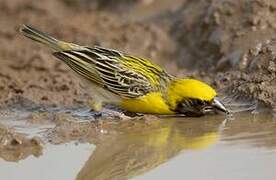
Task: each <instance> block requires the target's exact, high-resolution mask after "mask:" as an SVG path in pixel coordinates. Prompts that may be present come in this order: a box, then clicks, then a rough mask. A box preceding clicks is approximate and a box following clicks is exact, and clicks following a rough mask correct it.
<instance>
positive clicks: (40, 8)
mask: <svg viewBox="0 0 276 180" xmlns="http://www.w3.org/2000/svg"><path fill="white" fill-rule="evenodd" d="M0 9H1V11H0V27H1V29H0V42H1V45H2V46H1V49H0V63H1V66H0V103H1V104H2V105H3V104H4V105H5V104H8V103H14V102H17V101H18V99H27V100H31V101H34V102H36V103H42V104H51V105H61V104H62V105H66V106H67V105H68V106H70V105H72V104H78V103H79V104H83V103H84V102H85V101H86V100H87V95H86V93H85V92H83V91H82V90H81V88H80V84H79V81H78V80H76V79H75V77H74V76H73V75H72V74H71V73H70V71H69V68H67V67H66V66H65V65H64V64H63V63H62V62H60V61H58V60H56V59H55V58H54V57H53V56H52V55H51V51H50V50H49V49H47V48H45V47H42V46H41V45H38V44H36V43H34V42H31V41H29V40H27V39H25V38H24V37H22V36H21V35H20V34H19V33H18V27H19V25H20V24H28V25H32V26H34V27H36V28H38V29H41V30H43V31H45V32H48V33H49V34H51V35H53V36H55V37H57V38H59V39H62V40H65V41H69V42H70V41H71V42H74V43H78V44H81V45H90V46H93V45H100V46H104V47H107V48H114V49H118V50H120V51H123V52H126V53H128V54H133V55H136V56H140V57H144V58H148V59H151V60H152V61H153V62H155V63H157V64H159V65H161V66H162V67H164V68H165V69H166V70H167V71H168V72H170V73H172V74H174V75H177V76H182V77H193V78H198V79H201V80H204V81H206V82H208V83H210V84H211V85H212V86H214V87H216V88H217V89H223V90H224V91H223V92H226V94H227V93H228V94H231V95H233V94H235V95H237V96H239V97H240V96H242V97H245V98H248V99H255V100H256V99H257V100H259V101H260V102H262V104H265V105H267V106H268V107H270V108H271V107H272V109H273V107H275V102H276V99H275V98H276V92H275V89H276V88H275V85H276V82H275V81H276V80H275V71H276V70H275V69H276V68H275V64H276V63H275V43H273V37H276V13H275V12H276V11H275V9H276V1H274V0H239V1H232V0H225V1H221V0H210V1H187V0H173V1H168V0H158V1H157V0H104V1H103V0H78V1H75V0H47V1H46V0H43V1H36V0H24V1H22V0H11V1H10V0H1V1H0ZM19 101H21V100H19Z"/></svg>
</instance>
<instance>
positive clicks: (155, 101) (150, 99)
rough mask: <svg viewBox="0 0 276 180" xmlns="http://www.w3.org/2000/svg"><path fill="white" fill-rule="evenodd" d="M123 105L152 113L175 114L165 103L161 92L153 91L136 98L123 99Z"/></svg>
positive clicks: (129, 109) (128, 108)
mask: <svg viewBox="0 0 276 180" xmlns="http://www.w3.org/2000/svg"><path fill="white" fill-rule="evenodd" d="M121 107H122V108H123V109H125V110H127V111H131V112H137V113H150V114H174V112H173V111H171V110H170V108H169V106H168V105H167V104H166V103H165V101H164V100H163V98H162V95H161V93H158V92H152V93H148V94H147V95H145V96H142V97H139V98H135V99H123V100H122V102H121Z"/></svg>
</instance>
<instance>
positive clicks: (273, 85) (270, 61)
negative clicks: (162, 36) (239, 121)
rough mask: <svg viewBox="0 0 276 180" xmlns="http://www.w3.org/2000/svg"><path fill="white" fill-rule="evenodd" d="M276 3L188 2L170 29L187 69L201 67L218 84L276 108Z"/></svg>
mask: <svg viewBox="0 0 276 180" xmlns="http://www.w3.org/2000/svg"><path fill="white" fill-rule="evenodd" d="M275 9H276V2H275V1H273V0H265V1H259V0H255V1H250V2H249V1H246V0H242V1H230V0H229V1H217V0H213V1H208V2H207V1H204V2H193V1H190V2H186V3H184V4H183V5H182V7H180V8H179V9H178V11H175V12H173V13H172V14H171V15H170V16H168V18H169V19H171V20H172V21H173V22H174V23H172V28H171V29H170V34H171V35H172V37H173V38H174V39H176V41H177V42H178V45H179V46H178V47H179V51H180V52H179V54H180V59H179V60H178V63H179V64H180V65H182V67H185V68H188V69H189V68H192V69H193V70H194V69H195V71H196V70H198V69H201V70H202V71H205V72H206V74H208V75H209V76H211V77H215V81H213V82H212V83H213V84H214V85H215V86H217V87H218V89H222V88H225V89H226V92H227V94H229V95H233V97H234V96H235V97H236V98H238V97H245V98H248V99H249V100H250V99H251V100H258V101H260V102H261V104H265V105H267V106H269V107H270V108H271V107H272V108H273V107H276V104H275V102H276V69H275V64H276V57H275V53H276V49H275V37H276V14H275Z"/></svg>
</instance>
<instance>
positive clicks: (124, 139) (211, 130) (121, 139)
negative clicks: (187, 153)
mask: <svg viewBox="0 0 276 180" xmlns="http://www.w3.org/2000/svg"><path fill="white" fill-rule="evenodd" d="M203 119H204V118H203ZM209 119H210V120H209V121H208V120H207V119H206V121H204V120H203V121H202V120H201V121H195V120H194V119H188V120H185V121H181V120H180V121H179V120H177V119H162V120H156V121H150V122H148V123H145V122H137V123H136V125H134V126H133V127H131V128H125V127H124V128H122V129H123V130H122V131H123V132H122V134H119V135H118V136H117V137H115V138H113V139H112V140H111V141H110V139H111V138H108V139H105V140H103V141H104V143H102V144H99V145H98V146H97V148H96V150H95V151H94V152H93V154H92V155H91V157H90V158H89V160H88V161H87V162H86V164H85V166H84V167H83V168H82V170H81V171H80V172H79V174H78V177H77V179H78V180H90V179H94V180H97V179H101V180H105V179H120V180H121V179H129V178H131V177H134V176H137V175H140V174H143V173H145V172H147V171H149V170H151V169H153V168H155V167H157V166H159V165H160V164H162V163H165V162H166V161H168V160H169V159H170V158H172V157H174V156H176V155H177V154H178V153H180V152H181V151H183V150H199V149H204V148H207V147H208V146H210V145H212V144H214V143H215V142H217V140H218V138H219V134H218V129H219V128H218V127H219V125H220V124H221V121H222V120H221V119H220V120H219V119H217V120H216V119H211V118H209Z"/></svg>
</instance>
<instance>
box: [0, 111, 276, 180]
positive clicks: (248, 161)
mask: <svg viewBox="0 0 276 180" xmlns="http://www.w3.org/2000/svg"><path fill="white" fill-rule="evenodd" d="M64 112H67V111H66V110H55V111H51V112H48V114H47V113H46V115H45V112H41V113H42V115H41V114H40V115H36V116H35V118H34V116H33V115H32V116H30V114H28V113H25V114H24V113H20V114H21V116H18V114H17V115H16V113H15V114H13V116H12V115H11V114H10V115H7V113H2V115H1V118H0V123H1V124H2V125H4V126H7V127H10V128H13V131H14V132H18V133H20V134H23V135H24V134H26V137H27V138H30V137H34V136H39V137H41V138H42V139H43V141H44V142H45V144H43V145H42V146H43V149H42V152H40V153H29V154H27V155H25V156H22V157H21V158H17V159H11V158H10V159H9V158H7V156H8V155H10V154H9V152H13V153H14V150H15V149H16V146H15V147H13V146H12V147H11V149H5V151H3V152H2V153H1V152H0V155H1V156H0V157H1V158H0V169H1V173H0V179H9V180H13V179H20V178H22V177H24V179H29V180H32V179H43V178H44V179H77V180H91V179H93V180H97V179H99V180H105V179H119V180H121V179H145V180H147V179H170V178H173V179H183V178H187V179H212V180H213V179H237V180H239V179H240V180H243V179H274V178H276V172H275V170H274V169H275V168H274V165H275V164H276V119H275V117H273V116H272V115H270V114H269V113H259V114H252V113H248V112H243V113H236V114H234V117H233V118H232V119H231V120H225V116H223V115H214V116H205V117H201V118H185V117H181V118H176V117H174V118H173V117H171V118H170V117H160V118H157V117H155V116H145V117H141V118H137V119H135V120H110V119H109V120H95V119H93V117H91V116H94V114H93V113H92V114H91V112H89V111H87V110H86V109H85V108H79V109H74V110H71V112H70V113H64ZM3 114H6V115H5V116H4V115H3ZM26 114H27V115H26ZM31 114H32V113H31ZM57 114H59V115H57ZM23 115H24V116H23ZM60 115H61V117H60ZM57 116H58V117H59V118H56V117H57ZM15 117H16V118H15ZM19 117H20V118H19ZM30 117H32V118H30ZM30 119H31V120H30ZM41 119H42V120H41ZM89 119H90V121H89ZM92 119H93V120H92ZM56 138H57V139H58V140H55V139H56ZM0 151H1V146H0ZM20 151H21V150H20V149H19V150H17V151H16V152H17V153H20Z"/></svg>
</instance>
